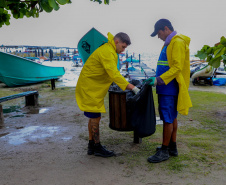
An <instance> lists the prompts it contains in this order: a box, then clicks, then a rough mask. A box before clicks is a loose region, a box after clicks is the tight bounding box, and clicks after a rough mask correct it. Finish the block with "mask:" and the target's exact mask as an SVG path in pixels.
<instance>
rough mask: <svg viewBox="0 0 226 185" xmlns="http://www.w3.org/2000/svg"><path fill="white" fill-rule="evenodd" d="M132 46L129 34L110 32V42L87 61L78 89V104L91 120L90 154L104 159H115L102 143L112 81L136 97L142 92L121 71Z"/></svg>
mask: <svg viewBox="0 0 226 185" xmlns="http://www.w3.org/2000/svg"><path fill="white" fill-rule="evenodd" d="M130 44H131V41H130V38H129V36H128V35H127V34H125V33H123V32H120V33H118V34H116V35H115V36H113V35H112V34H111V33H108V43H106V44H104V45H102V46H101V47H99V48H98V49H96V50H95V51H94V52H93V53H92V54H91V55H90V57H89V58H88V59H87V61H86V63H85V65H84V66H83V69H82V71H81V73H80V76H79V79H78V82H77V86H76V92H75V96H76V101H77V104H78V106H79V108H80V110H81V111H84V115H85V116H86V117H88V118H89V123H88V130H89V144H88V152H87V154H88V155H92V154H94V155H96V156H101V157H111V156H114V155H115V154H114V152H113V151H109V150H107V149H106V147H103V146H102V145H101V144H100V138H99V123H100V119H101V113H105V112H106V110H105V107H104V97H105V95H106V94H107V92H108V89H109V87H110V85H111V84H112V82H115V83H116V84H117V85H118V86H119V87H120V88H121V89H122V90H125V89H129V90H132V91H133V92H134V93H135V94H137V93H138V92H139V89H138V88H137V87H136V86H133V85H132V84H130V83H129V82H127V81H126V79H125V78H124V77H123V76H122V75H121V74H120V72H119V71H118V69H117V62H118V54H119V53H121V52H123V51H124V50H125V48H126V47H127V46H128V45H130Z"/></svg>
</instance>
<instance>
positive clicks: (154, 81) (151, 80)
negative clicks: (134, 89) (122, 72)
mask: <svg viewBox="0 0 226 185" xmlns="http://www.w3.org/2000/svg"><path fill="white" fill-rule="evenodd" d="M144 83H147V84H148V85H151V86H156V85H157V79H156V77H150V78H148V79H147V80H144V81H143V84H144Z"/></svg>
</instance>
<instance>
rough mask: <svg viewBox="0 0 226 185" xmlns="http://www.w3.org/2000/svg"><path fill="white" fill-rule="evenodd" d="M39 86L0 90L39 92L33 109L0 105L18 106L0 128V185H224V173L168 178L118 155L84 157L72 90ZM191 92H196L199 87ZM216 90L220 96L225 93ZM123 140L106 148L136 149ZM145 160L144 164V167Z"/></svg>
mask: <svg viewBox="0 0 226 185" xmlns="http://www.w3.org/2000/svg"><path fill="white" fill-rule="evenodd" d="M41 86H42V85H40V84H39V85H33V86H28V87H21V88H5V87H4V86H1V87H0V89H1V90H2V89H4V91H16V92H17V91H26V90H39V106H38V107H24V103H23V102H24V98H20V99H17V100H15V102H13V103H10V102H11V101H8V102H5V103H2V105H3V106H9V105H12V104H17V105H18V104H19V105H21V108H19V109H18V112H10V113H5V114H4V122H5V127H4V128H2V129H0V145H1V148H0V174H1V178H0V184H1V185H88V184H89V185H97V184H98V185H151V184H156V185H160V184H162V185H163V184H173V185H181V184H198V185H199V184H200V185H201V184H217V185H223V184H225V182H226V179H225V174H224V172H225V171H224V170H217V171H216V172H215V171H212V172H211V173H210V174H208V175H195V174H193V173H190V172H186V171H184V172H180V173H174V172H170V171H168V170H162V168H159V164H154V165H153V164H150V167H149V168H147V166H141V165H137V166H134V167H130V166H129V165H128V164H127V163H124V162H123V161H121V160H120V155H119V156H116V157H112V158H101V157H96V156H93V155H91V156H89V155H87V154H86V152H87V139H88V131H87V122H88V119H87V118H86V117H84V116H83V113H82V112H81V111H80V110H79V108H78V106H77V104H76V100H75V97H74V90H75V88H63V87H61V88H57V89H56V90H53V91H52V90H51V88H50V87H46V88H41ZM211 88H213V87H211ZM214 88H215V87H214ZM194 89H195V90H200V89H199V87H194ZM217 89H221V88H217ZM222 89H224V92H225V88H222ZM64 91H65V92H64ZM220 91H221V90H220ZM62 92H64V93H63V94H62ZM12 101H14V100H12ZM108 122H109V118H108V114H103V118H102V121H101V124H102V125H103V124H105V125H106V126H108ZM112 132H113V134H114V132H116V131H112ZM117 134H118V132H117ZM120 134H121V135H124V133H123V132H120ZM130 139H131V141H130ZM129 141H130V142H129V143H124V145H116V146H111V147H113V149H114V150H115V151H116V152H117V153H120V152H121V151H123V150H122V148H120V147H122V146H123V147H128V150H131V151H132V150H136V149H137V148H138V145H139V144H133V138H129ZM103 144H105V143H104V142H103ZM107 147H108V146H107ZM109 149H112V148H109ZM151 153H153V151H150V154H151ZM147 157H148V156H146V158H147ZM146 158H145V159H144V163H145V164H147V163H148V162H147V161H146Z"/></svg>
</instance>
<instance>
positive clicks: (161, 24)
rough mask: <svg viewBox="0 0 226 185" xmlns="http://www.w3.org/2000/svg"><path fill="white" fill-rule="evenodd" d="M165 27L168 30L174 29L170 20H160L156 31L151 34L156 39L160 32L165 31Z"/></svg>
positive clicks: (156, 24)
mask: <svg viewBox="0 0 226 185" xmlns="http://www.w3.org/2000/svg"><path fill="white" fill-rule="evenodd" d="M165 26H167V27H168V28H173V26H172V24H171V22H170V21H169V20H168V19H159V20H158V21H157V22H156V23H155V31H154V32H153V33H152V34H151V36H152V37H155V36H156V35H157V34H158V31H159V30H164V28H165Z"/></svg>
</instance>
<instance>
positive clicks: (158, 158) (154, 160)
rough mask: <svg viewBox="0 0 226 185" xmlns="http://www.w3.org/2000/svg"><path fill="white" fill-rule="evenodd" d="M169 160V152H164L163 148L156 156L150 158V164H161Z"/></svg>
mask: <svg viewBox="0 0 226 185" xmlns="http://www.w3.org/2000/svg"><path fill="white" fill-rule="evenodd" d="M167 159H169V151H168V150H163V149H162V148H161V149H159V150H158V151H157V152H156V154H155V155H152V156H150V157H148V162H150V163H160V162H162V161H165V160H167Z"/></svg>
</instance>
